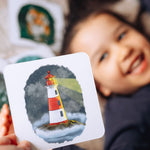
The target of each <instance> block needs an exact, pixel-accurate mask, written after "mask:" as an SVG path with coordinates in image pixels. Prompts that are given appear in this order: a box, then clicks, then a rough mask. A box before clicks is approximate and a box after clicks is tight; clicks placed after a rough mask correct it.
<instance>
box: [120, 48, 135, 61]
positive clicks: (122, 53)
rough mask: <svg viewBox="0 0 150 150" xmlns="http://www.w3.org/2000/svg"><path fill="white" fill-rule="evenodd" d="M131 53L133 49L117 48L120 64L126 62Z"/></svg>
mask: <svg viewBox="0 0 150 150" xmlns="http://www.w3.org/2000/svg"><path fill="white" fill-rule="evenodd" d="M132 53H133V48H131V47H129V46H119V49H118V58H119V61H120V62H123V61H126V60H127V59H128V58H129V57H130V56H131V55H132Z"/></svg>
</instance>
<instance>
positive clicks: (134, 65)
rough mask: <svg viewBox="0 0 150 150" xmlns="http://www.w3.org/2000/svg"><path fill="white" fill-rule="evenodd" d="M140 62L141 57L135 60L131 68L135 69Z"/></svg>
mask: <svg viewBox="0 0 150 150" xmlns="http://www.w3.org/2000/svg"><path fill="white" fill-rule="evenodd" d="M140 63H141V59H140V58H139V59H137V60H136V61H135V62H134V64H133V65H132V68H131V70H133V69H134V68H135V67H137V66H138V65H139V64H140Z"/></svg>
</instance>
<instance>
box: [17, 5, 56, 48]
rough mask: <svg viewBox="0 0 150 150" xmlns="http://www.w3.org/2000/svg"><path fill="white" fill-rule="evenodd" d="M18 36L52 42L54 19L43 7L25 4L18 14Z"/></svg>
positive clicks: (41, 41)
mask: <svg viewBox="0 0 150 150" xmlns="http://www.w3.org/2000/svg"><path fill="white" fill-rule="evenodd" d="M18 22H19V28H20V37H21V38H26V39H29V40H33V41H36V42H38V43H46V44H48V45H51V44H53V43H54V34H55V31H54V19H53V17H52V15H51V14H50V13H49V12H48V11H47V10H46V9H45V8H43V7H41V6H36V5H34V4H27V5H25V6H23V7H22V8H21V9H20V12H19V15H18Z"/></svg>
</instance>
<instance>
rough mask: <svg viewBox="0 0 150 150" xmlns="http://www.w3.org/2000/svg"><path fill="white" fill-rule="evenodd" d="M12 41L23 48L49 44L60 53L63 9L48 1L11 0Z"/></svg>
mask: <svg viewBox="0 0 150 150" xmlns="http://www.w3.org/2000/svg"><path fill="white" fill-rule="evenodd" d="M8 2H9V3H8V4H9V19H10V41H11V42H12V43H13V44H16V45H21V46H32V47H33V46H37V45H39V44H43V43H44V44H47V45H48V46H50V47H51V48H52V50H53V51H55V52H59V49H60V47H61V43H62V37H63V30H64V15H63V11H62V8H61V7H60V6H59V5H58V4H56V3H53V2H50V1H46V0H21V1H18V0H9V1H8Z"/></svg>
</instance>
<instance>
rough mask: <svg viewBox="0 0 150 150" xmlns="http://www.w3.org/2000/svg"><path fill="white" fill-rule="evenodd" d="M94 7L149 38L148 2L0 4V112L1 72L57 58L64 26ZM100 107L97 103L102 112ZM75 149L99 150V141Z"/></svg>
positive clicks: (0, 95) (0, 98)
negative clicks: (111, 13)
mask: <svg viewBox="0 0 150 150" xmlns="http://www.w3.org/2000/svg"><path fill="white" fill-rule="evenodd" d="M96 7H101V8H107V9H109V10H111V11H114V12H116V13H119V14H121V15H122V16H124V18H125V19H127V20H128V21H129V22H131V23H133V24H136V25H138V26H139V27H140V28H141V30H143V31H144V32H145V33H146V35H147V36H148V37H150V1H149V0H83V1H81V0H74V1H73V0H21V1H17V0H0V108H1V107H2V105H3V104H4V103H8V100H7V93H6V88H5V83H4V79H3V73H2V71H3V68H4V67H5V66H6V65H7V64H12V63H18V62H23V61H30V60H35V59H41V58H46V57H52V56H57V55H59V53H60V50H61V45H62V41H63V35H64V32H65V27H66V25H67V24H68V22H69V21H71V20H72V19H77V18H78V17H80V16H81V15H82V14H83V13H84V12H85V11H88V10H91V9H95V8H96ZM33 20H34V21H33ZM104 105H105V102H104V101H102V100H100V106H101V108H102V112H103V108H104ZM78 145H79V146H81V147H83V148H85V149H87V150H102V149H103V138H101V139H97V140H93V141H89V142H84V143H80V144H78Z"/></svg>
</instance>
